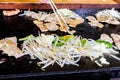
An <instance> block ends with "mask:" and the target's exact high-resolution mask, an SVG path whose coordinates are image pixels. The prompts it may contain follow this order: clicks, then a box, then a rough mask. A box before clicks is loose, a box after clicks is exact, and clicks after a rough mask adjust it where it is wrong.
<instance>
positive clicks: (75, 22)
mask: <svg viewBox="0 0 120 80" xmlns="http://www.w3.org/2000/svg"><path fill="white" fill-rule="evenodd" d="M83 21H84V20H81V19H79V20H78V19H71V18H70V19H68V22H69V26H70V27H76V25H77V24H81V23H83Z"/></svg>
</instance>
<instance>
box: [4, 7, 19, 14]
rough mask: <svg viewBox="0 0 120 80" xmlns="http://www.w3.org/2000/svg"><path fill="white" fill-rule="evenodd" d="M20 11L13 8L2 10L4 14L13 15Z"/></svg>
mask: <svg viewBox="0 0 120 80" xmlns="http://www.w3.org/2000/svg"><path fill="white" fill-rule="evenodd" d="M19 12H20V10H19V9H15V10H4V11H3V14H4V15H5V16H13V15H17V14H18V13H19Z"/></svg>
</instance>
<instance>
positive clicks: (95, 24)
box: [86, 16, 104, 28]
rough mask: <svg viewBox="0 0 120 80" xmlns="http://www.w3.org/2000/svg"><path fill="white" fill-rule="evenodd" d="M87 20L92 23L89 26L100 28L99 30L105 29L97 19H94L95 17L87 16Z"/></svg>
mask: <svg viewBox="0 0 120 80" xmlns="http://www.w3.org/2000/svg"><path fill="white" fill-rule="evenodd" d="M86 18H87V19H88V21H90V22H88V24H89V25H90V26H98V27H99V28H103V27H104V25H103V24H101V23H99V22H98V21H97V20H96V18H95V17H93V16H87V17H86Z"/></svg>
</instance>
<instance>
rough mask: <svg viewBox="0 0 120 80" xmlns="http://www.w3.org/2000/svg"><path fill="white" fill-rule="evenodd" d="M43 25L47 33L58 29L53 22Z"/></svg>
mask: <svg viewBox="0 0 120 80" xmlns="http://www.w3.org/2000/svg"><path fill="white" fill-rule="evenodd" d="M44 25H45V26H46V27H47V29H48V30H49V31H56V30H58V29H59V26H58V25H56V23H55V22H51V23H45V24H44Z"/></svg>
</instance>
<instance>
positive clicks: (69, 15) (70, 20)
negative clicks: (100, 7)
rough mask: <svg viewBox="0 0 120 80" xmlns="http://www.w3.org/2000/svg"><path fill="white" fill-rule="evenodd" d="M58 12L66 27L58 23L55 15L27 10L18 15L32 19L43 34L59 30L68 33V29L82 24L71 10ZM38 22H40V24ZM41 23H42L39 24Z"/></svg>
mask: <svg viewBox="0 0 120 80" xmlns="http://www.w3.org/2000/svg"><path fill="white" fill-rule="evenodd" d="M58 11H59V13H60V14H61V15H62V17H63V18H64V21H65V22H66V23H67V25H68V27H66V25H64V24H63V22H62V21H61V19H60V21H61V22H62V23H61V24H62V25H61V24H60V23H59V21H58V20H57V17H56V16H55V13H46V12H40V11H39V12H38V13H37V12H34V11H30V10H28V11H24V14H20V16H21V15H26V16H28V17H31V18H33V19H34V24H36V25H37V26H38V27H39V28H40V30H41V31H43V32H45V31H48V30H49V31H55V30H60V31H63V32H68V31H69V29H70V27H73V28H75V27H76V25H77V24H81V23H83V22H84V19H83V18H82V17H80V16H79V15H78V14H76V13H74V12H73V11H71V10H68V9H59V10H58ZM58 17H59V16H58ZM38 21H40V23H39V22H38ZM41 22H43V23H42V24H41ZM40 26H42V27H40ZM45 26H46V27H47V28H48V30H47V29H46V28H45ZM43 28H44V29H43ZM51 28H52V29H51ZM68 33H69V32H68Z"/></svg>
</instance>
